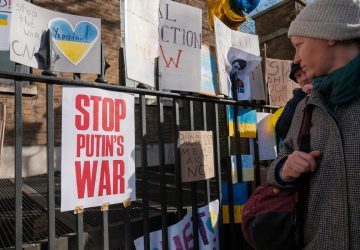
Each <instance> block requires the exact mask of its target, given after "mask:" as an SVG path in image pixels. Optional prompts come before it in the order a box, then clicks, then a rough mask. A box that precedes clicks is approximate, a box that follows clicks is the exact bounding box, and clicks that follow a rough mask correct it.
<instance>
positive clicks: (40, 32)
mask: <svg viewBox="0 0 360 250" xmlns="http://www.w3.org/2000/svg"><path fill="white" fill-rule="evenodd" d="M12 6H13V7H12V20H11V26H10V60H12V61H14V62H17V63H21V64H24V65H27V66H29V67H34V68H39V69H45V63H44V59H43V58H46V57H47V56H46V52H45V51H46V50H45V47H44V46H45V43H46V42H45V40H46V39H45V32H46V31H47V30H48V29H49V30H50V32H51V38H50V39H51V44H52V48H51V49H52V56H51V70H54V71H60V72H76V73H93V74H100V68H101V49H100V42H101V41H100V40H101V19H99V18H91V17H83V16H75V15H69V14H64V13H60V12H55V11H51V10H47V9H44V8H40V7H37V6H36V5H33V4H31V3H29V2H27V1H24V0H13V3H12ZM37 53H39V54H37ZM39 55H43V58H41V56H40V57H39Z"/></svg>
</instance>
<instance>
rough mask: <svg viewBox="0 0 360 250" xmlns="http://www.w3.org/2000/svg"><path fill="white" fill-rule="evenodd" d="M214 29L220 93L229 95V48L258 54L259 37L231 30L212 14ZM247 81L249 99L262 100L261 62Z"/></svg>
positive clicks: (263, 97) (263, 94) (263, 93)
mask: <svg viewBox="0 0 360 250" xmlns="http://www.w3.org/2000/svg"><path fill="white" fill-rule="evenodd" d="M214 29H215V42H216V54H217V64H218V71H219V79H220V83H219V85H220V93H221V94H223V95H227V96H230V97H231V96H232V93H231V81H230V77H229V75H228V72H230V71H231V64H230V62H229V61H228V57H227V56H228V53H229V50H230V48H231V47H233V48H236V49H239V50H242V51H244V52H246V53H249V54H252V55H255V56H260V48H259V38H258V36H256V35H252V34H247V33H243V32H239V31H235V30H231V29H230V28H228V27H227V26H226V25H225V24H224V23H222V22H221V21H220V20H219V19H218V18H217V17H216V16H214ZM249 81H250V85H251V96H250V98H249V99H253V100H255V99H256V100H264V99H265V92H264V84H263V79H262V71H261V64H259V65H258V66H257V67H256V68H255V69H254V71H253V72H252V73H251V76H250V79H249Z"/></svg>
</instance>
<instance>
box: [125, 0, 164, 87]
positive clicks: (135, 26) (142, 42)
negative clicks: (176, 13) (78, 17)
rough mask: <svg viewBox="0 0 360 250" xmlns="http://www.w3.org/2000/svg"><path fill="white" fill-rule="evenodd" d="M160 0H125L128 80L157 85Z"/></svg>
mask: <svg viewBox="0 0 360 250" xmlns="http://www.w3.org/2000/svg"><path fill="white" fill-rule="evenodd" d="M158 26H159V0H147V1H144V0H126V1H125V58H126V59H125V62H126V74H127V77H128V78H129V79H132V80H135V81H138V82H141V83H144V84H147V85H149V86H151V87H155V58H156V57H158V55H159V52H158V49H159V33H158Z"/></svg>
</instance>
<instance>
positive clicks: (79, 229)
mask: <svg viewBox="0 0 360 250" xmlns="http://www.w3.org/2000/svg"><path fill="white" fill-rule="evenodd" d="M76 236H77V249H78V250H82V249H84V213H83V212H80V213H78V214H77V215H76Z"/></svg>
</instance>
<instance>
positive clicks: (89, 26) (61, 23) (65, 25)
mask: <svg viewBox="0 0 360 250" xmlns="http://www.w3.org/2000/svg"><path fill="white" fill-rule="evenodd" d="M49 29H50V32H51V38H52V40H53V41H54V44H55V45H56V47H57V48H58V49H59V51H60V52H61V53H62V54H63V55H64V56H65V57H66V58H67V59H68V60H69V61H70V62H71V63H72V64H74V65H77V64H79V63H80V62H81V61H82V60H83V59H84V58H85V57H86V55H87V54H88V53H89V52H90V50H91V48H92V47H93V45H94V44H95V43H96V41H97V39H98V38H99V30H98V27H96V25H95V24H93V23H91V22H89V21H80V22H78V23H77V24H76V25H75V28H73V26H72V25H71V23H70V22H69V21H68V20H66V19H64V18H54V19H52V20H50V22H49Z"/></svg>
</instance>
